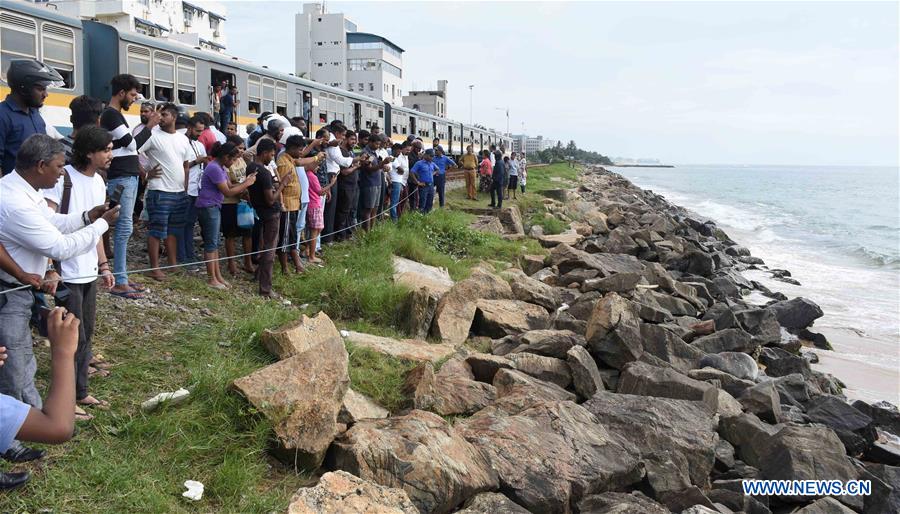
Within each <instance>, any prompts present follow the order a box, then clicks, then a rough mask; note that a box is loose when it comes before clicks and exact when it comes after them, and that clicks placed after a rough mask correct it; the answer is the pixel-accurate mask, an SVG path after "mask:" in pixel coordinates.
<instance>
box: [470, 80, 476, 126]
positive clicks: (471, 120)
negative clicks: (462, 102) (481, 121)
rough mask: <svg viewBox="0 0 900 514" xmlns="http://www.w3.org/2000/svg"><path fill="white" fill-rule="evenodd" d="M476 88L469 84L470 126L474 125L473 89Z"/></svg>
mask: <svg viewBox="0 0 900 514" xmlns="http://www.w3.org/2000/svg"><path fill="white" fill-rule="evenodd" d="M474 88H475V84H469V125H471V124H472V122H473V119H472V89H474Z"/></svg>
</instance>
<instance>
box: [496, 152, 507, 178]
mask: <svg viewBox="0 0 900 514" xmlns="http://www.w3.org/2000/svg"><path fill="white" fill-rule="evenodd" d="M494 157H495V158H496V160H497V162H495V163H494V175H493V179H494V180H502V179H503V176H504V174H505V172H506V168H505V167H504V166H503V154H502V153H500V151H496V152H494Z"/></svg>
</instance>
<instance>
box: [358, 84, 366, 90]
mask: <svg viewBox="0 0 900 514" xmlns="http://www.w3.org/2000/svg"><path fill="white" fill-rule="evenodd" d="M359 90H360V91H365V90H366V88H364V87H363V83H362V82H360V83H359Z"/></svg>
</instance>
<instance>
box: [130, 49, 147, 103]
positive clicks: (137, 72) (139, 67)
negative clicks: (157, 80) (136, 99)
mask: <svg viewBox="0 0 900 514" xmlns="http://www.w3.org/2000/svg"><path fill="white" fill-rule="evenodd" d="M127 69H128V73H130V74H132V75H134V76H135V78H137V79H138V82H140V83H141V91H140V93H141V96H143V97H144V98H146V99H149V98H150V50H147V49H146V48H142V47H140V46H134V45H128V57H127Z"/></svg>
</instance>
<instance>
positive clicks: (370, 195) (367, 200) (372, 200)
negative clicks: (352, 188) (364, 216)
mask: <svg viewBox="0 0 900 514" xmlns="http://www.w3.org/2000/svg"><path fill="white" fill-rule="evenodd" d="M359 192H360V194H361V195H362V208H363V209H374V208H375V207H377V206H378V203H379V200H380V199H381V198H379V196H380V193H381V186H372V187H361V188H359Z"/></svg>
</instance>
